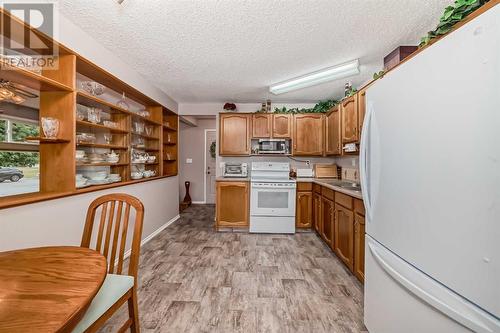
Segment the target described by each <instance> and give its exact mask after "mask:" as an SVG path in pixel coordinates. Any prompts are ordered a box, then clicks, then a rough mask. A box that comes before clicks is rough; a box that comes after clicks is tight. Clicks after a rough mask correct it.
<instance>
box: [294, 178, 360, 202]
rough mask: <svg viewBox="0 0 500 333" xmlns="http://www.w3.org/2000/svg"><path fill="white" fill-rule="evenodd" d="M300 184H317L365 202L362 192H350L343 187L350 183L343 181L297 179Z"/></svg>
mask: <svg viewBox="0 0 500 333" xmlns="http://www.w3.org/2000/svg"><path fill="white" fill-rule="evenodd" d="M297 182H298V183H315V184H318V185H321V186H325V187H328V188H330V189H332V190H334V191H337V192H340V193H344V194H347V195H349V196H351V197H353V198H357V199H361V200H363V195H362V194H361V191H354V190H350V189H348V188H345V187H341V186H340V184H341V183H346V182H348V181H345V180H341V179H328V178H297Z"/></svg>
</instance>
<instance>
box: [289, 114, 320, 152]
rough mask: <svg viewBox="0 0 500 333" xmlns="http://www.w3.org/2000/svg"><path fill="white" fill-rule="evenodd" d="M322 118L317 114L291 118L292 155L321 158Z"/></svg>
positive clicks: (299, 115) (297, 115) (298, 115)
mask: <svg viewBox="0 0 500 333" xmlns="http://www.w3.org/2000/svg"><path fill="white" fill-rule="evenodd" d="M323 139H324V118H323V115H319V114H296V115H294V116H293V155H295V156H322V155H323Z"/></svg>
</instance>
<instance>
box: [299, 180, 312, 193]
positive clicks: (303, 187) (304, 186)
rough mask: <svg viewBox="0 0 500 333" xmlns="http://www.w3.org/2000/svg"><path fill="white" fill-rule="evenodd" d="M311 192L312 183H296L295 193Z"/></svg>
mask: <svg viewBox="0 0 500 333" xmlns="http://www.w3.org/2000/svg"><path fill="white" fill-rule="evenodd" d="M309 191H312V183H310V182H309V183H297V192H309Z"/></svg>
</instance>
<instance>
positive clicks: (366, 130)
mask: <svg viewBox="0 0 500 333" xmlns="http://www.w3.org/2000/svg"><path fill="white" fill-rule="evenodd" d="M372 116H373V102H368V103H367V111H366V115H365V121H364V124H363V130H362V131H361V142H360V151H359V175H360V178H361V193H362V195H363V202H364V204H365V208H366V217H367V220H368V221H370V220H371V210H372V204H371V200H370V185H369V182H370V180H369V179H368V170H367V166H368V163H369V160H368V154H369V149H368V145H369V135H370V131H371V129H370V128H371V122H372Z"/></svg>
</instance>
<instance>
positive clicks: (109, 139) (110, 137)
mask: <svg viewBox="0 0 500 333" xmlns="http://www.w3.org/2000/svg"><path fill="white" fill-rule="evenodd" d="M103 136H104V142H105V143H106V144H108V145H110V144H111V142H113V134H111V133H104V134H103Z"/></svg>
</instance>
